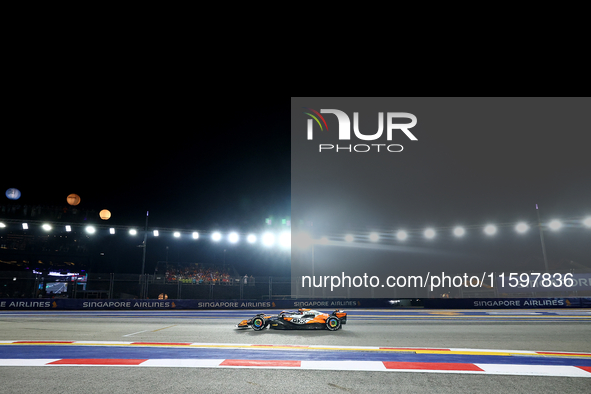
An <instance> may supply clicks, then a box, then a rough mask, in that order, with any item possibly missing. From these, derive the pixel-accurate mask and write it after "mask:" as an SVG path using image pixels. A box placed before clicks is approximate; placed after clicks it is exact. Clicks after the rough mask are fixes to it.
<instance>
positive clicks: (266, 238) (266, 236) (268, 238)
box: [263, 233, 275, 246]
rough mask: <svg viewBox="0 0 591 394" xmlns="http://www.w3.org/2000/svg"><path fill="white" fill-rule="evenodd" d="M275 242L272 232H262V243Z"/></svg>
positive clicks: (269, 243)
mask: <svg viewBox="0 0 591 394" xmlns="http://www.w3.org/2000/svg"><path fill="white" fill-rule="evenodd" d="M274 243H275V236H274V235H273V234H272V233H264V234H263V245H265V246H271V245H273V244H274Z"/></svg>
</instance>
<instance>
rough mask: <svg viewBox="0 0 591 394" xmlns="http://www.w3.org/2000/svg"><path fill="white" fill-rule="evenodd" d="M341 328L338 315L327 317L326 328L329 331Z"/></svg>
mask: <svg viewBox="0 0 591 394" xmlns="http://www.w3.org/2000/svg"><path fill="white" fill-rule="evenodd" d="M340 328H341V321H340V320H339V318H338V317H334V316H331V317H329V318H328V319H326V329H327V330H329V331H336V330H338V329H340Z"/></svg>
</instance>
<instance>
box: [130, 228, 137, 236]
mask: <svg viewBox="0 0 591 394" xmlns="http://www.w3.org/2000/svg"><path fill="white" fill-rule="evenodd" d="M136 234H137V230H136V229H135V228H132V229H131V230H129V235H136Z"/></svg>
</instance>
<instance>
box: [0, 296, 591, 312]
mask: <svg viewBox="0 0 591 394" xmlns="http://www.w3.org/2000/svg"><path fill="white" fill-rule="evenodd" d="M297 308H310V309H351V308H381V309H398V308H425V309H531V308H591V297H584V298H583V297H578V298H575V297H571V298H422V299H415V298H413V299H409V298H406V299H394V300H393V299H386V298H362V299H354V300H352V299H340V300H337V299H330V300H326V299H323V300H322V299H313V300H312V299H298V300H296V299H289V300H265V301H260V300H172V299H168V300H138V299H126V300H125V299H105V300H92V299H67V298H55V299H46V298H37V299H35V298H3V299H0V311H5V310H174V309H185V310H201V309H297Z"/></svg>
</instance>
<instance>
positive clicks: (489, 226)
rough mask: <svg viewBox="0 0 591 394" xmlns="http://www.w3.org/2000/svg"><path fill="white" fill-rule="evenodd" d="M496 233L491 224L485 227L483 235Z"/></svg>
mask: <svg viewBox="0 0 591 394" xmlns="http://www.w3.org/2000/svg"><path fill="white" fill-rule="evenodd" d="M496 232H497V228H496V227H495V226H493V225H492V224H489V225H487V226H486V227H484V233H485V234H486V235H494V234H495V233H496Z"/></svg>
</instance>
